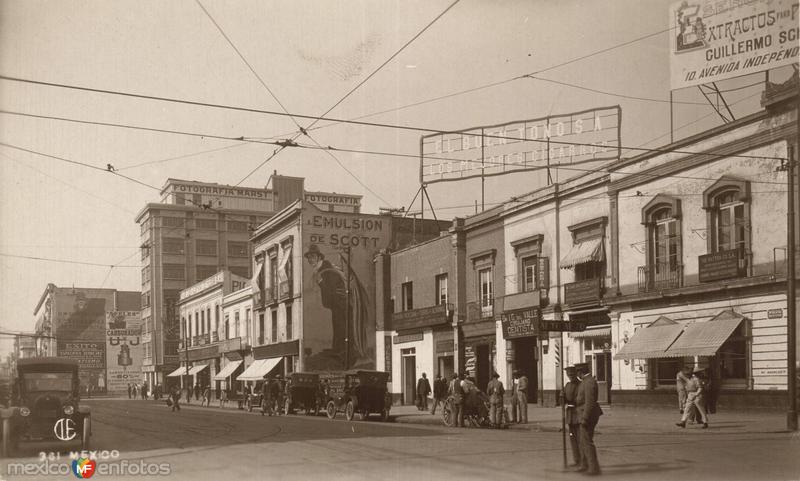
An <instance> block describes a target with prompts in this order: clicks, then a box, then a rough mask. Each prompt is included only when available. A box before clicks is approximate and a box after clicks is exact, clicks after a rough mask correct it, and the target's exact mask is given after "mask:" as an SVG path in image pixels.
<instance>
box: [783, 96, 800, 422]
mask: <svg viewBox="0 0 800 481" xmlns="http://www.w3.org/2000/svg"><path fill="white" fill-rule="evenodd" d="M795 104H796V106H797V113H798V114H800V95H798V96H796V97H795ZM796 122H797V127H796V128H797V131H796V132H795V140H796V144H795V146H794V147H792V146H791V145H790V146H789V155H788V156H787V157H788V159H787V169H786V173H787V177H788V179H787V184H788V192H787V193H788V197H789V200H788V201H789V205H788V209H787V235H786V238H787V246H786V257H787V259H786V267H787V271H788V272H787V273H786V275H787V278H786V378H787V379H786V391H787V394H788V396H789V399H788V401H789V403H788V409H787V412H786V428H787V429H789V430H790V431H797V366H796V362H797V306H796V302H797V293H796V292H795V259H794V256H795V244H794V243H795V235H794V234H795V233H794V229H795V209H794V199H795V196H794V188H795V186H794V167H795V166H794V163H795V161H796V160H797V154H798V149H800V117H798V119H797V120H796Z"/></svg>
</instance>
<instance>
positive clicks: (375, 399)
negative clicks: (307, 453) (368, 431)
mask: <svg viewBox="0 0 800 481" xmlns="http://www.w3.org/2000/svg"><path fill="white" fill-rule="evenodd" d="M326 377H327V379H328V382H329V392H328V396H327V403H326V412H327V415H328V418H330V419H334V418H335V417H336V413H337V412H339V411H344V416H345V418H347V420H348V421H352V420H353V417H354V416H355V413H359V415H360V416H361V419H362V420H366V419H367V418H368V417H369V415H370V414H373V413H374V414H380V416H381V420H382V421H388V420H389V410H390V409H391V406H392V399H391V395H390V394H389V391H388V390H387V389H386V381H387V380H388V379H389V373H388V372H383V371H366V370H358V371H345V372H341V373H331V374H329V375H326Z"/></svg>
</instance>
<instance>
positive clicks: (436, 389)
mask: <svg viewBox="0 0 800 481" xmlns="http://www.w3.org/2000/svg"><path fill="white" fill-rule="evenodd" d="M446 397H447V381H445V380H444V378H443V377H442V373H439V374H438V375H437V376H436V379H435V380H434V381H433V408H432V409H431V414H436V406H438V405H439V404H441V405H442V406H444V401H445V398H446Z"/></svg>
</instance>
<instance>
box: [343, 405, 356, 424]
mask: <svg viewBox="0 0 800 481" xmlns="http://www.w3.org/2000/svg"><path fill="white" fill-rule="evenodd" d="M355 415H356V405H355V404H353V401H347V404H346V405H345V407H344V418H345V419H347V420H348V421H352V420H353V417H355Z"/></svg>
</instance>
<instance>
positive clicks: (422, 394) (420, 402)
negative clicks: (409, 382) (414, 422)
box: [417, 372, 431, 411]
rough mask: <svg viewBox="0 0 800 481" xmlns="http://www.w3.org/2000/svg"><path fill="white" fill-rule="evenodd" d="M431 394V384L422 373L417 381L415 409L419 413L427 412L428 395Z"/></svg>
mask: <svg viewBox="0 0 800 481" xmlns="http://www.w3.org/2000/svg"><path fill="white" fill-rule="evenodd" d="M430 393H431V383H430V382H428V377H427V376H426V375H425V373H424V372H423V373H422V377H421V378H419V380H418V381H417V409H419V410H420V411H427V410H428V394H430Z"/></svg>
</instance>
